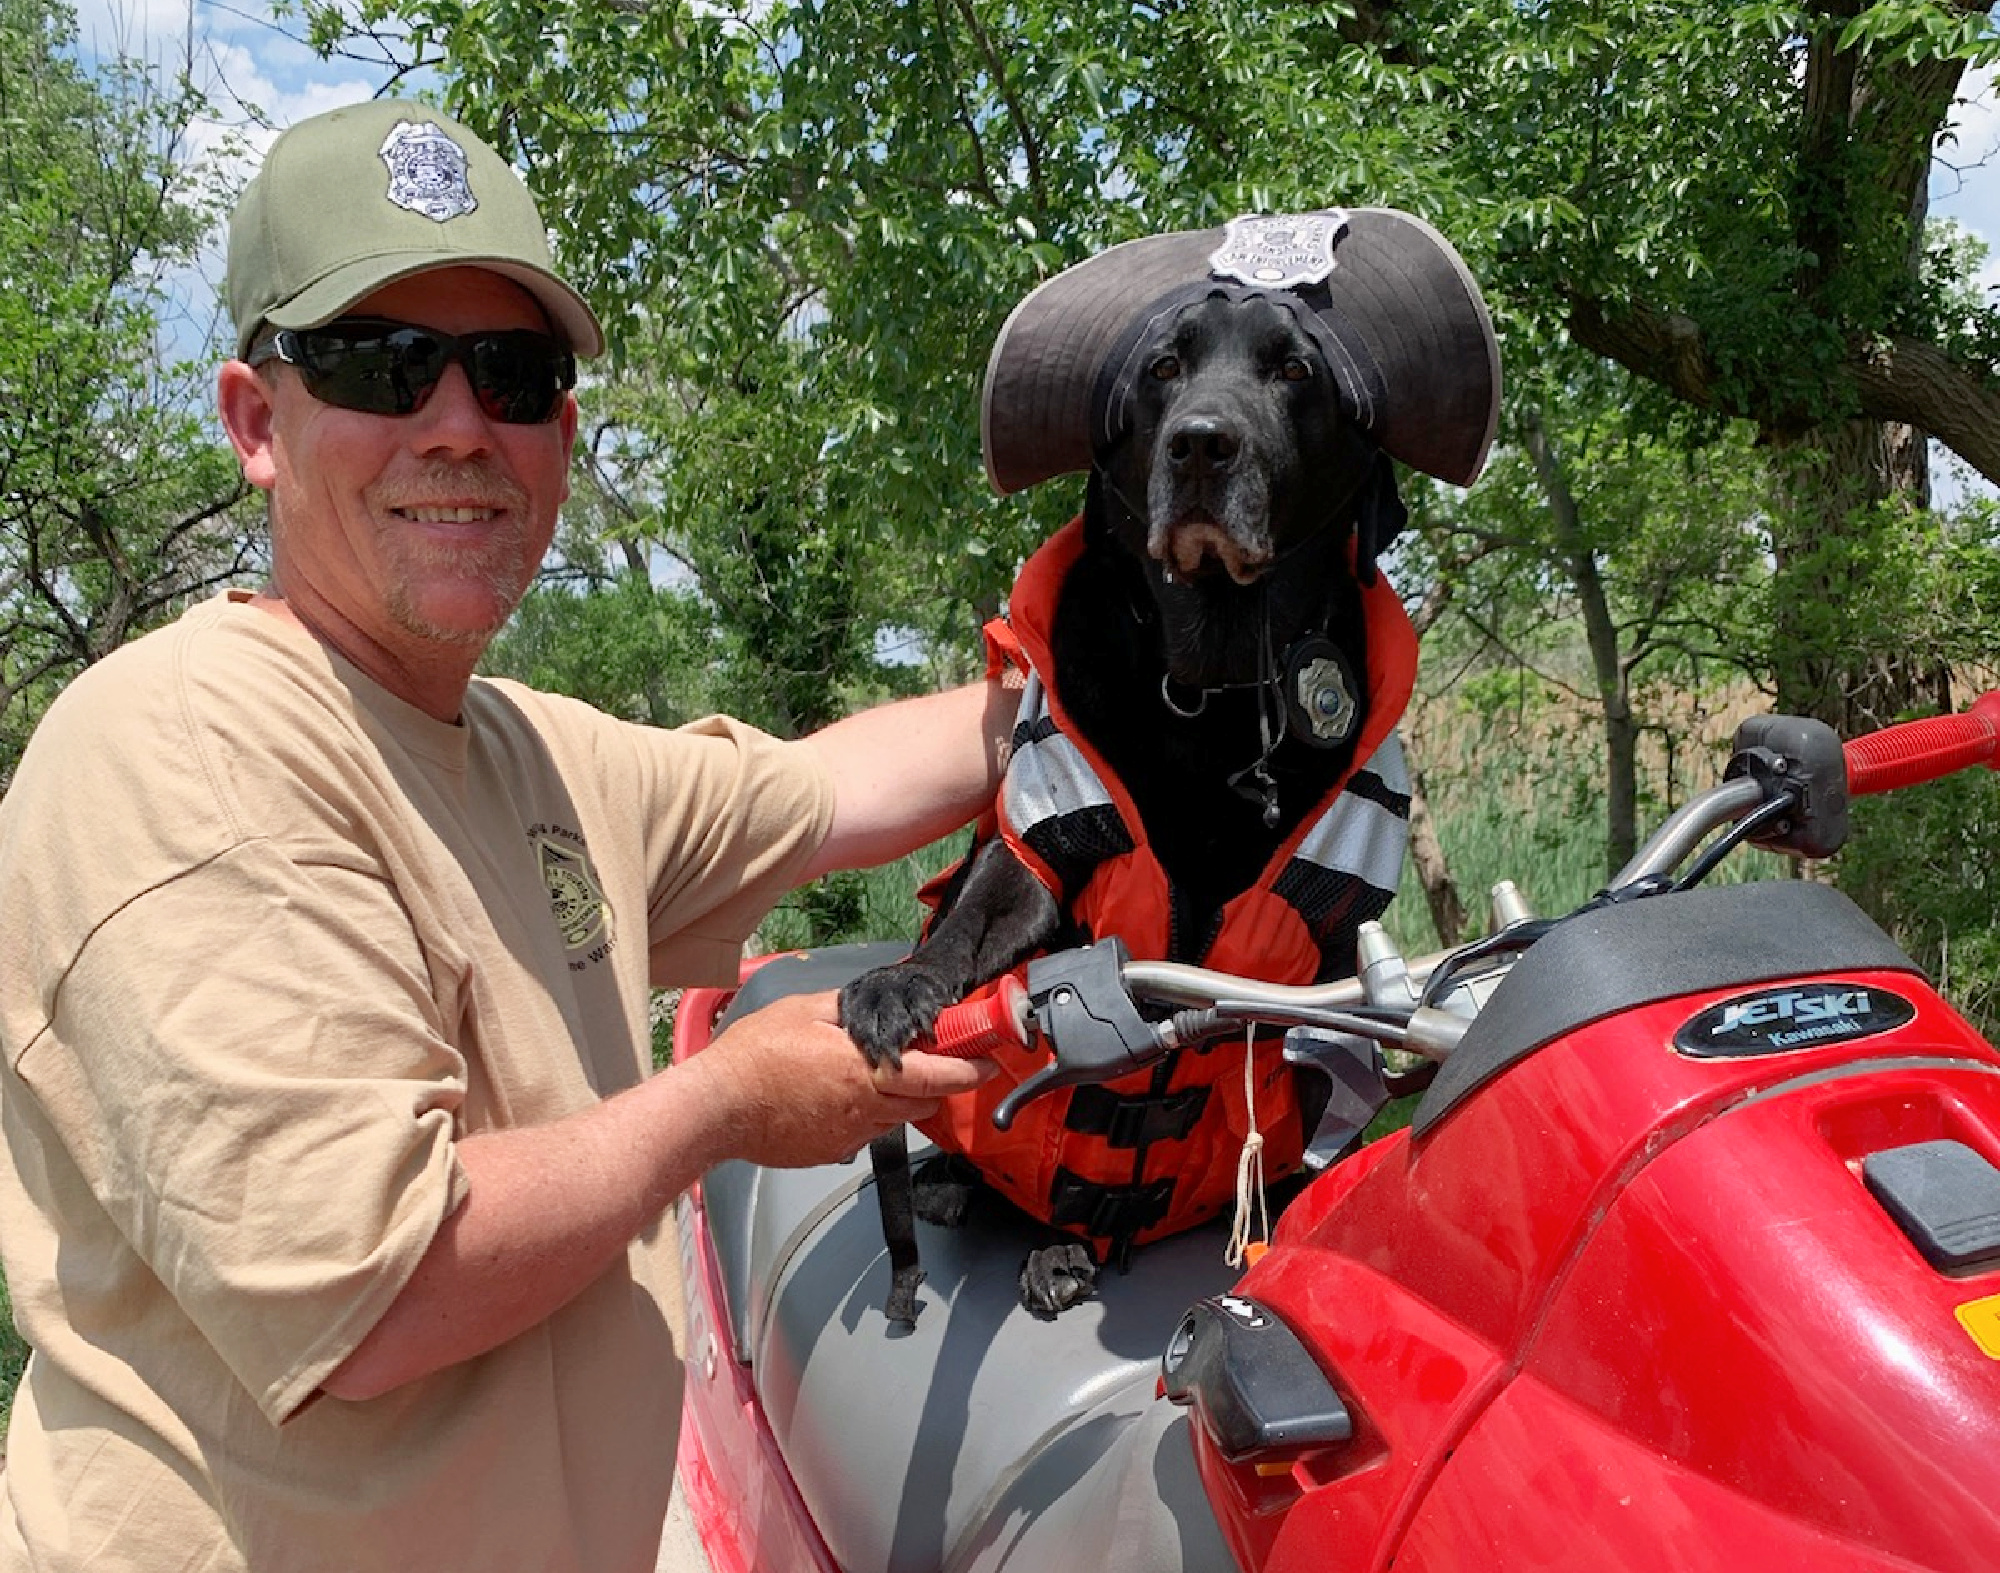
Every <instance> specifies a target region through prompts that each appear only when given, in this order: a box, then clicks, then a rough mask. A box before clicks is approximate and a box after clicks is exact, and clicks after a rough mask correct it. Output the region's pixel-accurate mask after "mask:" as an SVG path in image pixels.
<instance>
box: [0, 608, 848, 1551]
mask: <svg viewBox="0 0 2000 1573" xmlns="http://www.w3.org/2000/svg"><path fill="white" fill-rule="evenodd" d="M831 814H832V789H831V785H830V783H829V781H828V779H827V777H826V774H825V772H824V769H823V768H822V767H821V766H820V764H819V763H818V759H817V753H816V751H815V750H813V749H811V748H810V747H806V746H803V745H800V744H787V743H779V742H775V741H773V740H772V739H769V738H767V737H764V736H763V735H762V734H760V733H757V732H755V731H752V730H750V729H748V728H744V727H741V726H738V725H735V724H733V723H730V722H726V721H709V722H704V723H699V724H697V725H695V726H693V727H689V728H687V729H684V730H682V731H678V732H667V731H660V730H657V729H652V728H643V727H635V726H629V725H626V724H623V723H620V722H615V721H611V720H609V719H607V718H605V717H604V716H602V715H600V714H599V713H597V712H595V711H593V710H590V709H589V708H588V707H586V706H583V705H580V704H577V703H575V702H572V701H568V700H563V699H558V698H553V697H550V696H548V695H543V694H538V693H534V692H532V691H529V690H526V689H523V688H520V687H518V686H515V685H513V684H508V683H501V682H476V683H475V684H474V685H473V687H472V691H471V692H470V694H469V695H468V696H467V699H466V704H465V711H464V718H463V724H462V725H457V726H452V725H445V724H441V723H439V722H437V721H435V720H433V719H431V718H430V717H428V716H426V715H424V714H423V713H422V712H420V711H418V710H416V709H414V708H412V707H411V706H408V705H405V704H403V703H402V702H401V701H399V700H397V699H395V698H393V697H392V696H390V695H389V694H388V693H386V692H385V691H384V690H382V689H381V688H379V687H378V686H376V685H375V684H374V683H372V682H370V681H369V680H368V679H367V678H365V677H363V676H362V675H361V674H360V673H359V672H358V671H356V670H355V669H354V668H352V667H350V666H348V665H347V664H346V663H344V662H342V661H340V660H338V659H337V658H334V657H331V656H329V655H328V654H327V653H326V652H325V651H323V650H322V649H321V648H320V646H319V645H317V644H316V643H315V642H314V641H312V640H310V639H308V638H307V637H305V636H304V635H302V634H301V633H299V632H298V631H297V630H296V629H293V628H291V627H289V626H287V625H285V624H281V623H280V622H279V621H278V620H277V619H275V618H272V617H270V616H268V615H267V614H265V613H264V612H262V611H259V610H257V609H255V608H252V607H248V606H244V605H241V604H237V602H236V600H234V599H233V598H228V597H225V598H220V599H217V600H214V601H211V602H208V603H206V604H205V605H203V606H200V607H198V608H196V609H195V610H193V611H191V612H189V613H188V614H187V615H186V616H185V617H183V618H182V619H181V620H180V621H179V622H178V623H176V624H175V625H174V626H172V627H171V628H168V629H165V630H163V631H161V632H159V633H157V634H154V635H152V636H150V637H148V638H145V639H142V640H140V641H139V642H137V643H136V644H134V645H132V646H130V647H128V648H126V649H124V650H121V651H120V652H118V653H117V654H116V655H114V656H113V657H111V658H110V659H108V660H106V661H105V662H103V663H102V664H100V665H99V666H97V667H95V668H93V669H91V670H90V671H89V672H86V673H85V674H84V675H83V676H81V677H80V678H78V679H77V681H76V682H75V683H74V684H73V685H72V686H71V688H70V690H69V691H68V692H67V693H66V694H65V695H64V696H63V697H62V699H61V700H60V701H59V702H58V703H57V704H56V705H55V706H54V707H53V708H52V709H51V711H50V712H49V714H48V716H47V718H46V719H45V720H44V721H43V723H42V726H41V728H40V730H39V731H38V733H37V735H36V737H35V738H34V740H33V742H32V744H31V746H30V748H29V750H28V752H27V755H26V757H25V758H24V760H23V761H22V764H21V767H20V770H19V772H18V773H17V775H16V778H15V780H14V782H13V785H12V787H11V788H10V789H9V791H8V792H7V795H6V797H5V798H4V800H0V913H4V918H0V923H4V928H0V935H4V942H0V1051H4V1052H3V1053H0V1122H4V1129H5V1137H6V1161H5V1163H4V1164H0V1262H4V1268H5V1272H6V1280H7V1285H8V1287H9V1289H10V1290H11V1291H12V1294H13V1299H14V1308H15V1315H16V1317H17V1319H18V1321H19V1323H20V1326H21V1328H22V1330H23V1332H24V1333H25V1335H26V1337H27V1338H28V1340H29V1342H30V1343H31V1344H32V1345H33V1346H34V1348H35V1354H34V1356H33V1358H32V1360H31V1361H30V1364H29V1368H28V1373H27V1376H26V1378H25V1379H24V1381H23V1383H22V1385H21V1389H20V1393H19V1396H18V1398H17V1401H16V1405H15V1409H14V1417H13V1422H12V1428H11V1432H10V1434H9V1437H8V1440H7V1460H6V1466H5V1472H4V1476H0V1482H3V1483H4V1487H5V1489H4V1492H0V1569H7V1570H12V1569H16V1568H25V1567H27V1566H29V1565H30V1563H29V1561H28V1560H27V1552H26V1550H25V1548H26V1547H28V1546H32V1547H33V1548H34V1552H33V1563H32V1565H33V1566H35V1567H36V1568H40V1569H46V1570H51V1573H54V1570H67V1569H73V1568H75V1569H80V1568H86V1567H87V1568H90V1569H92V1570H93V1573H117V1570H123V1569H133V1570H145V1573H160V1570H165V1569H169V1568H171V1569H177V1570H180V1569H188V1570H192V1569H204V1570H209V1569H213V1570H223V1569H240V1568H244V1567H249V1568H254V1569H258V1570H260V1573H262V1570H287V1573H289V1570H302V1573H303V1570H312V1569H327V1570H335V1569H338V1570H340V1573H362V1570H366V1569H378V1568H379V1569H384V1570H388V1569H395V1570H398V1573H402V1570H409V1569H424V1570H426V1573H433V1570H445V1569H465V1570H468V1573H472V1570H476V1573H495V1570H500V1569H506V1570H531V1569H532V1570H551V1573H553V1570H565V1569H574V1570H578V1573H621V1570H626V1569H632V1570H640V1569H650V1568H651V1567H652V1565H653V1557H654V1554H655V1551H656V1548H657V1545H658V1540H659V1530H660V1523H661V1519H662V1516H663V1514H664V1510H665V1505H666V1501H667V1496H668V1491H669V1487H670V1483H671V1477H672V1472H673V1466H674V1445H675V1437H676V1430H677V1426H678V1422H679V1409H680V1397H681V1389H680V1375H679V1360H678V1356H677V1354H676V1351H675V1349H674V1347H673V1338H672V1334H671V1332H670V1330H669V1326H668V1317H667V1314H666V1311H665V1310H663V1308H665V1307H672V1308H674V1314H676V1315H677V1298H678V1295H679V1293H680V1289H679V1282H678V1273H677V1263H676V1261H675V1245H674V1233H673V1229H672V1227H671V1224H670V1223H663V1224H662V1225H660V1226H658V1227H656V1228H655V1229H654V1230H653V1231H652V1232H651V1233H650V1234H649V1235H648V1236H647V1237H645V1238H643V1239H641V1240H639V1241H637V1242H635V1244H634V1245H633V1246H632V1248H631V1250H630V1251H629V1252H628V1255H627V1260H626V1262H625V1263H624V1265H623V1266H622V1267H621V1268H620V1269H619V1270H616V1271H613V1272H610V1273H607V1274H606V1275H605V1276H604V1277H603V1278H602V1279H600V1280H599V1281H598V1282H597V1283H596V1284H594V1285H593V1286H592V1287H591V1288H590V1289H588V1290H587V1291H586V1292H585V1293H583V1294H582V1295H580V1296H578V1297H577V1298H576V1299H575V1300H574V1301H572V1302H571V1303H570V1304H569V1305H567V1306H565V1307H564V1308H563V1309H562V1310H561V1311H560V1312H558V1313H557V1314H556V1315H555V1316H553V1317H552V1318H550V1319H549V1320H548V1321H547V1322H546V1323H544V1324H543V1325H541V1326H540V1327H537V1328H535V1329H534V1330H532V1331H531V1332H528V1333H526V1334H523V1335H522V1336H521V1337H519V1338H517V1339H515V1340H513V1341H512V1342H510V1343H508V1344H506V1345H504V1346H502V1347H501V1348H498V1349H496V1350H494V1351H492V1352H491V1353H489V1354H487V1355H484V1356H481V1357H480V1358H478V1359H475V1360H471V1361H468V1362H466V1363H464V1364H462V1365H459V1366H456V1367H454V1368H452V1369H450V1370H447V1371H444V1372H442V1373H440V1374H438V1375H436V1376H433V1377H429V1378H426V1379H423V1380H421V1381H417V1382H413V1383H410V1384H408V1385H406V1386H404V1387H402V1388H400V1389H398V1390H396V1391H395V1392H393V1393H390V1394H388V1395H386V1396H385V1397H383V1398H381V1399H378V1400H375V1401H372V1402H368V1403H343V1402H341V1401H339V1400H337V1399H333V1398H330V1397H327V1396H325V1395H324V1394H321V1393H319V1392H318V1388H319V1384H320V1383H321V1382H322V1381H323V1380H324V1379H325V1378H326V1376H327V1375H328V1373H330V1372H331V1371H333V1370H334V1368H335V1367H337V1366H338V1365H339V1364H340V1363H341V1362H342V1361H343V1360H344V1359H345V1358H346V1357H347V1356H348V1354H350V1353H351V1352H352V1351H353V1349H354V1348H355V1346H356V1345H357V1344H358V1343H359V1342H360V1340H361V1339H362V1337H363V1336H364V1335H365V1334H366V1333H367V1332H368V1330H369V1329H370V1328H371V1327H372V1326H373V1325H374V1323H375V1322H376V1320H377V1319H378V1318H379V1317H380V1316H381V1314H382V1312H383V1311H384V1310H385V1309H386V1308H387V1306H388V1305H389V1303H390V1301H391V1300H393V1299H394V1298H395V1296H396V1294H397V1292H398V1290H399V1289H400V1288H401V1287H402V1285H403V1283H404V1282H405V1281H406V1280H407V1278H408V1276H409V1274H410V1272H411V1271H412V1270H413V1268H414V1267H415V1266H416V1264H417V1261H418V1259H419V1258H420V1257H421V1256H422V1255H423V1254H424V1251H425V1248H426V1247H427V1246H428V1244H429V1242H430V1240H431V1238H432V1235H433V1234H434V1232H435V1231H436V1229H437V1227H438V1225H439V1222H440V1221H441V1220H442V1219H443V1218H444V1217H445V1216H446V1215H447V1214H448V1213H449V1212H450V1211H451V1210H452V1208H453V1207H454V1206H456V1205H457V1203H458V1202H459V1200H460V1199H461V1197H462V1194H463V1188H464V1177H463V1174H462V1172H461V1171H460V1169H459V1167H458V1164H457V1160H456V1158H455V1156H454V1150H453V1141H454V1138H456V1137H459V1136H462V1135H465V1134H469V1133H471V1132H474V1131H482V1130H492V1129H498V1128H506V1127H514V1126H524V1125H533V1124H539V1123H544V1122H547V1121H550V1120H555V1119H558V1118H560V1117H562V1116H564V1115H566V1114H570V1113H572V1112H574V1111H576V1110H579V1109H582V1108H585V1107H587V1106H589V1105H590V1104H592V1103H594V1102H595V1101H597V1100H599V1099H600V1098H602V1097H604V1096H605V1095H607V1094H609V1093H612V1092H614V1091H617V1090H618V1089H620V1088H624V1087H628V1086H631V1085H632V1084H633V1083H635V1082H636V1081H637V1080H639V1079H640V1078H641V1077H642V1076H643V1075H645V1074H646V1072H647V1071H648V1069H649V1067H650V1055H649V1046H648V1034H647V1025H646V1012H647V1003H648V991H649V983H650V982H652V981H654V980H657V981H661V982H669V981H670V982H691V983H692V982H727V981H732V980H733V979H734V977H735V973H736V964H737V958H738V956H739V954H740V949H741V944H742V941H743V939H744V937H745V936H746V934H747V933H748V931H749V930H750V928H751V927H752V926H753V925H754V924H755V923H756V921H757V920H758V918H759V917H760V916H761V915H762V914H763V912H764V911H765V910H766V909H767V908H768V907H769V906H770V905H771V904H772V903H773V902H774V901H775V900H776V899H777V898H778V897H779V896H780V895H781V894H782V893H783V892H784V891H785V890H786V889H787V888H788V887H789V886H790V885H792V884H793V883H794V882H795V880H796V878H797V876H798V875H799V873H800V872H801V869H802V866H803V864H804V862H805V860H806V859H807V858H808V857H809V856H810V855H811V854H812V853H813V852H814V851H815V850H816V849H817V848H818V846H819V845H820V843H821V841H822V840H823V839H824V837H825V834H826V831H827V827H828V824H829V822H830V819H831Z"/></svg>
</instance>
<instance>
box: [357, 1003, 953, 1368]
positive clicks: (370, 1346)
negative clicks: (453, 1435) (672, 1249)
mask: <svg viewBox="0 0 2000 1573" xmlns="http://www.w3.org/2000/svg"><path fill="white" fill-rule="evenodd" d="M992 1072H993V1066H992V1064H991V1062H990V1061H984V1060H951V1059H944V1058H942V1057H940V1056H938V1055H934V1054H908V1055H905V1056H904V1058H903V1069H902V1070H901V1071H900V1072H891V1071H889V1070H888V1069H887V1068H884V1069H883V1070H881V1071H879V1072H874V1073H871V1072H870V1071H869V1069H868V1066H867V1062H866V1061H864V1060H863V1059H862V1057H861V1056H860V1054H858V1053H857V1052H856V1051H855V1048H854V1043H853V1040H852V1039H850V1038H849V1037H848V1036H847V1034H846V1033H844V1032H842V1031H841V1030H840V1028H839V1027H838V1026H836V1025H835V1024H834V996H833V995H831V994H813V995H798V996H793V997H789V998H785V999H780V1000H776V1001H774V1002H773V1003H771V1004H770V1005H768V1006H766V1007H765V1008H764V1009H762V1010H760V1011H757V1012H755V1013H754V1014H752V1015H750V1016H747V1017H745V1018H744V1019H743V1020H742V1021H740V1022H738V1023H737V1024H736V1025H735V1026H732V1027H731V1028H729V1030H728V1031H726V1032H724V1033H723V1034H722V1035H721V1036H720V1037H718V1038H716V1039H715V1040H714V1041H713V1042H712V1043H710V1044H709V1046H708V1047H707V1048H706V1049H704V1050H703V1051H702V1052H701V1053H700V1054H697V1055H696V1056H694V1058H693V1059H691V1060H688V1061H686V1062H685V1063H682V1064H679V1065H675V1066H673V1067H671V1068H670V1069H667V1070H664V1071H662V1072H660V1073H659V1074H657V1075H655V1076H653V1077H651V1078H650V1079H649V1080H647V1081H645V1082H643V1083H641V1084H640V1085H639V1086H637V1087H634V1088H631V1089H630V1090H628V1091H626V1092H623V1093H620V1094H619V1095H618V1096H616V1097H614V1098H610V1099H607V1100H606V1101H605V1102H604V1103H602V1104H599V1105H598V1106H597V1107H595V1108H593V1109H589V1110H586V1111H584V1112H582V1113H580V1114H576V1115H572V1116H571V1117H570V1118H568V1119H566V1120H561V1121H558V1122H557V1123H555V1124H553V1125H545V1126H538V1127H533V1128H529V1129H524V1130H509V1131H490V1132H484V1133H481V1134H479V1135H476V1136H471V1137H467V1138H466V1139H465V1140H463V1141H461V1142H460V1143H459V1144H458V1156H459V1160H460V1162H461V1164H462V1165H463V1167H464V1170H465V1174H466V1178H467V1180H468V1182H469V1184H468V1187H467V1193H466V1196H465V1200H464V1201H463V1202H462V1203H461V1204H460V1205H459V1207H458V1209H457V1210H456V1211H455V1212H453V1213H452V1215H451V1216H450V1217H449V1218H447V1219H446V1220H445V1221H444V1223H443V1225H442V1226H440V1228H439V1229H438V1232H437V1235H436V1236H435V1238H433V1240H432V1241H431V1244H430V1248H429V1249H428V1250H427V1251H426V1252H425V1254H424V1257H423V1259H422V1260H421V1261H420V1262H419V1263H418V1264H417V1268H416V1271H415V1272H414V1273H413V1274H412V1275H411V1277H410V1279H409V1282H408V1283H406V1284H405V1285H404V1286H403V1289H402V1291H401V1293H399V1294H398V1295H397V1297H396V1299H395V1300H394V1302H392V1303H391V1305H390V1307H389V1309H388V1311H387V1312H385V1313H384V1315H383V1317H382V1319H381V1320H380V1321H379V1322H377V1323H376V1324H375V1327H374V1328H373V1330H371V1331H370V1332H369V1334H368V1336H367V1337H366V1338H364V1339H363V1340H362V1341H361V1343H360V1345H359V1346H358V1347H357V1348H356V1349H355V1350H354V1352H353V1353H352V1354H351V1355H349V1356H348V1358H347V1359H346V1360H345V1361H344V1362H343V1363H342V1364H341V1365H340V1367H339V1368H338V1369H337V1370H335V1371H334V1373H333V1374H332V1375H331V1376H329V1377H328V1378H327V1379H326V1381H325V1382H324V1383H323V1384H321V1388H322V1391H324V1392H326V1393H329V1394H331V1395H332V1396H333V1397H335V1398H339V1399H348V1400H361V1399H367V1398H374V1397H377V1396H379V1395H381V1394H383V1393H386V1392H389V1391H391V1390H392V1389H394V1388H396V1387H400V1386H401V1385H402V1384H403V1383H405V1382H409V1381H413V1380H415V1379H416V1378H418V1377H421V1376H426V1375H429V1374H430V1373H431V1372H434V1371H440V1370H443V1369H444V1368H445V1367H447V1366H451V1365H455V1364H457V1363H458V1362H460V1361H462V1360H469V1359H472V1358H473V1357H475V1356H477V1355H481V1354H484V1353H485V1352H486V1351H488V1350H489V1349H494V1348H497V1347H498V1346H499V1345H501V1344H503V1343H505V1342H506V1341H507V1340H508V1339H510V1338H514V1337H516V1336H518V1335H519V1334H521V1333H523V1332H526V1331H527V1330H528V1329H529V1328H531V1327H533V1326H535V1325H536V1324H538V1323H540V1322H542V1321H544V1320H546V1319H547V1318H548V1317H549V1316H551V1315H553V1314H554V1313H555V1312H556V1311H558V1310H560V1309H561V1308H562V1307H563V1306H564V1305H565V1304H567V1303H568V1302H569V1301H570V1300H571V1299H572V1298H574V1297H575V1296H576V1295H577V1294H579V1293H581V1292H582V1290H583V1289H584V1288H586V1287H587V1286H588V1285H589V1284H590V1283H591V1282H592V1281H593V1280H595V1279H596V1278H597V1277H598V1276H599V1275H600V1274H601V1273H603V1272H604V1271H605V1270H606V1269H607V1268H608V1267H609V1266H610V1265H611V1264H612V1263H613V1262H615V1261H617V1260H618V1258H619V1257H620V1256H621V1255H622V1254H623V1253H624V1251H625V1248H626V1246H627V1245H628V1244H629V1243H630V1242H631V1241H632V1240H633V1239H634V1238H635V1237H636V1236H637V1235H638V1234H639V1233H640V1232H641V1231H642V1230H644V1229H645V1228H646V1227H647V1226H648V1225H650V1224H651V1223H652V1222H653V1220H654V1219H656V1218H657V1217H659V1216H660V1214H661V1213H663V1212H665V1211H666V1209H667V1208H668V1207H669V1206H671V1205H672V1203H673V1200H674V1198H675V1197H677V1196H679V1195H680V1193H681V1192H682V1191H683V1190H685V1189H686V1188H687V1187H688V1186H689V1185H690V1184H692V1183H693V1182H694V1180H695V1179H696V1178H698V1177H699V1176H700V1175H701V1174H702V1173H703V1172H704V1171H705V1170H707V1169H710V1168H712V1167H713V1166H714V1165H716V1164H717V1163H720V1162H721V1161H722V1160H723V1159H725V1158H746V1159H749V1160H750V1161H751V1162H754V1163H762V1164H771V1165H776V1166H779V1167H792V1166H800V1165H806V1164H815V1163H831V1162H835V1161H837V1160H839V1159H841V1158H844V1157H846V1156H848V1155H849V1154H850V1153H853V1152H855V1151H856V1150H857V1149H859V1148H860V1147H861V1146H862V1145H864V1144H865V1143H866V1142H867V1141H868V1140H869V1139H870V1138H872V1137H874V1136H877V1135H879V1134H881V1133H882V1132H883V1131H886V1130H889V1129H891V1128H892V1127H894V1126H896V1125H899V1124H903V1123H906V1122H909V1121H912V1120H920V1119H923V1118H925V1117H926V1116H927V1115H929V1114H930V1113H932V1112H933V1111H935V1109H936V1108H937V1100H938V1099H939V1098H940V1097H942V1096H944V1095H945V1094H947V1093H951V1092H959V1091H963V1090H966V1089H967V1088H970V1087H974V1086H977V1085H978V1084H979V1083H980V1082H982V1081H984V1080H985V1079H986V1078H987V1077H988V1076H989V1075H991V1074H992Z"/></svg>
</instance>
